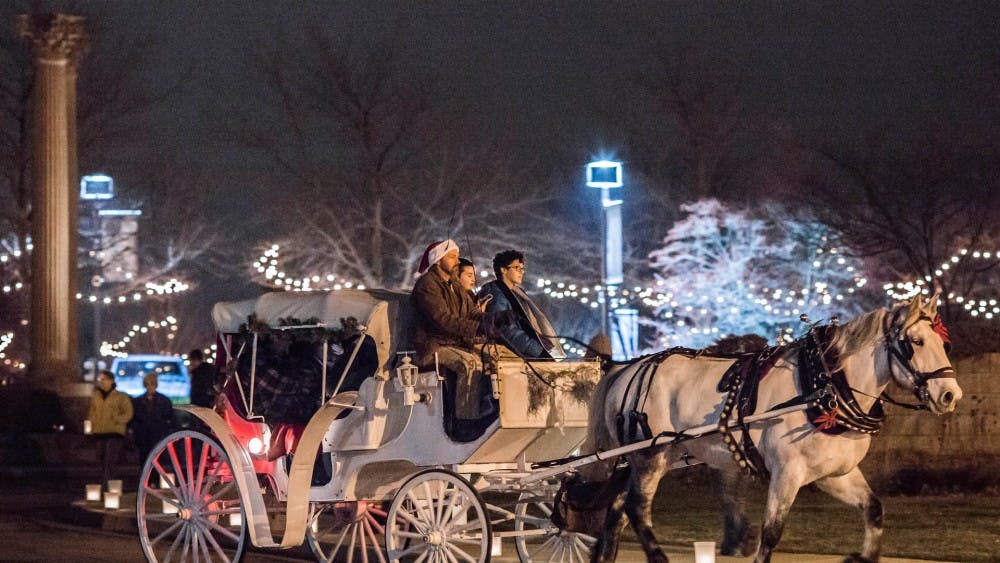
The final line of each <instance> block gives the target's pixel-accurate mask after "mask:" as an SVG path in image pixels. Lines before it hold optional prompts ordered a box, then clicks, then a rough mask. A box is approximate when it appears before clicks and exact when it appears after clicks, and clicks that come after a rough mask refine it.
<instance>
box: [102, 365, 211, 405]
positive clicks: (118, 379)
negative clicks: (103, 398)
mask: <svg viewBox="0 0 1000 563" xmlns="http://www.w3.org/2000/svg"><path fill="white" fill-rule="evenodd" d="M111 372H112V373H114V374H115V385H117V387H118V390H119V391H121V392H123V393H128V394H129V395H131V396H133V397H137V396H139V395H141V394H143V393H145V392H146V388H145V387H143V386H142V378H143V377H145V376H146V374H147V373H155V374H156V375H157V377H158V385H157V388H156V390H157V391H159V392H160V393H163V394H164V395H166V396H167V397H170V400H171V401H173V402H174V403H187V402H188V401H189V400H190V396H191V378H190V376H189V375H188V369H187V366H186V365H184V360H182V359H180V358H178V357H176V356H161V355H156V354H131V355H129V356H128V357H127V358H115V361H114V362H113V363H112V364H111Z"/></svg>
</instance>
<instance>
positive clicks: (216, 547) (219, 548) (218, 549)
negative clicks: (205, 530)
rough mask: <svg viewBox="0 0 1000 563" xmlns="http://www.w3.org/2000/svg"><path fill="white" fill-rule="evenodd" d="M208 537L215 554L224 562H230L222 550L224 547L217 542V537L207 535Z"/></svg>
mask: <svg viewBox="0 0 1000 563" xmlns="http://www.w3.org/2000/svg"><path fill="white" fill-rule="evenodd" d="M206 535H207V536H208V541H210V542H212V549H214V550H215V552H216V553H218V554H219V558H220V559H222V560H223V561H228V560H229V556H227V555H226V552H225V551H224V550H223V549H222V546H220V545H219V542H218V541H216V539H215V536H213V535H212V534H206Z"/></svg>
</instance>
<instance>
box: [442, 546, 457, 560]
mask: <svg viewBox="0 0 1000 563" xmlns="http://www.w3.org/2000/svg"><path fill="white" fill-rule="evenodd" d="M444 554H445V556H447V557H448V563H458V559H455V554H454V553H452V552H451V546H449V545H446V546H445V549H444Z"/></svg>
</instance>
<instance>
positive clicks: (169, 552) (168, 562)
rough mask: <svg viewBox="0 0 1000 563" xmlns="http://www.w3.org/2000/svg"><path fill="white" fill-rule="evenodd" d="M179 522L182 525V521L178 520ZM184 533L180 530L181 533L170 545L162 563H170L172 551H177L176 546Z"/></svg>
mask: <svg viewBox="0 0 1000 563" xmlns="http://www.w3.org/2000/svg"><path fill="white" fill-rule="evenodd" d="M179 522H180V523H181V524H183V523H184V520H180V521H179ZM184 533H185V530H184V529H181V533H179V534H177V536H176V537H174V542H173V543H172V544H170V550H168V551H167V555H166V556H165V557H164V559H163V563H170V559H171V558H173V556H174V550H175V549H177V544H178V543H179V542H180V541H181V538H182V537H184Z"/></svg>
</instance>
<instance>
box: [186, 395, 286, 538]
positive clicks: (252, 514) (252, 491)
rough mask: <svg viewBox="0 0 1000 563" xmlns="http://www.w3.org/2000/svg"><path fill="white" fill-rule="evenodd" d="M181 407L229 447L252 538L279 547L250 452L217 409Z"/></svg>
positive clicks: (230, 460) (224, 446) (227, 453)
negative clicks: (269, 520) (273, 534)
mask: <svg viewBox="0 0 1000 563" xmlns="http://www.w3.org/2000/svg"><path fill="white" fill-rule="evenodd" d="M177 409H178V410H182V411H185V412H188V413H191V414H192V415H194V416H196V417H198V419H199V420H201V421H202V422H204V423H205V425H206V426H208V428H209V429H210V430H211V431H212V434H214V435H215V437H216V439H218V441H219V445H220V446H222V449H224V450H225V451H226V455H227V456H228V457H229V462H230V463H231V464H232V466H233V478H234V479H235V480H236V486H237V490H238V492H239V495H240V503H241V504H242V505H243V510H244V512H245V513H246V514H245V521H246V522H249V523H250V526H249V531H250V542H251V543H253V545H255V546H257V547H278V545H277V544H276V543H274V538H273V537H272V536H271V525H270V524H269V523H268V520H267V507H266V506H265V505H264V495H262V494H261V490H260V485H259V483H258V481H257V473H256V472H255V471H254V467H253V461H252V460H251V459H250V454H249V453H248V452H247V451H246V449H244V448H243V447H242V446H240V445H239V442H238V441H237V440H236V436H234V435H233V433H232V431H231V430H230V428H229V425H228V424H226V421H225V420H223V418H222V417H221V416H219V414H218V413H216V412H215V411H214V410H212V409H209V408H205V407H196V406H193V405H192V406H187V405H184V406H178V407H177Z"/></svg>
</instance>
